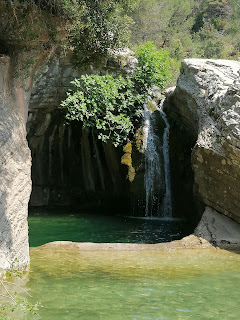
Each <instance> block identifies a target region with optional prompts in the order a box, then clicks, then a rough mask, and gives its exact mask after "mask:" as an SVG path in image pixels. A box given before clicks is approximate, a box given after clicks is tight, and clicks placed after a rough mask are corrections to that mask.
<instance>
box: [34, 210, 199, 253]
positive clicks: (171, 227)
mask: <svg viewBox="0 0 240 320" xmlns="http://www.w3.org/2000/svg"><path fill="white" fill-rule="evenodd" d="M28 223H29V240H30V247H37V246H40V245H42V244H45V243H48V242H52V241H59V240H65V241H75V242H95V243H106V242H110V243H116V242H122V243H158V242H168V241H172V240H177V239H181V238H182V237H184V236H186V235H189V234H190V233H191V232H192V231H193V226H192V225H191V224H188V223H186V221H184V220H179V219H169V220H164V219H157V218H155V219H148V218H131V217H122V216H104V215H94V214H76V213H74V214H71V215H69V213H68V212H64V211H62V212H61V214H60V213H59V211H57V212H53V211H49V210H48V211H40V212H39V213H38V212H35V213H34V214H32V215H30V216H29V218H28Z"/></svg>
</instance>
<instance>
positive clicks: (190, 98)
mask: <svg viewBox="0 0 240 320" xmlns="http://www.w3.org/2000/svg"><path fill="white" fill-rule="evenodd" d="M168 112H169V114H171V113H175V114H177V115H178V116H179V117H180V118H181V120H182V122H183V123H184V125H185V126H186V127H187V128H188V130H189V134H190V135H191V136H195V137H196V140H197V141H196V144H195V146H194V148H193V150H192V167H193V171H194V183H195V187H196V188H197V189H198V193H199V195H200V198H201V199H202V201H203V203H204V204H206V205H208V206H210V207H212V208H214V209H216V210H217V211H219V212H221V213H223V214H225V215H227V216H228V217H230V218H232V219H234V220H236V221H238V222H240V201H239V199H240V62H237V61H229V60H204V59H186V60H184V61H183V63H182V67H181V74H180V77H179V79H178V82H177V87H176V89H175V90H174V91H173V92H172V93H170V94H169V97H168Z"/></svg>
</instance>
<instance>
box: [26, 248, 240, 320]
mask: <svg viewBox="0 0 240 320" xmlns="http://www.w3.org/2000/svg"><path fill="white" fill-rule="evenodd" d="M31 270H32V273H31V274H30V276H29V282H28V283H27V284H26V286H27V287H28V288H30V290H31V294H32V295H33V297H34V298H33V300H32V302H36V301H41V304H42V305H43V307H42V308H41V309H40V311H39V314H40V316H39V317H38V319H46V320H47V319H51V320H62V319H71V320H79V319H81V320H96V319H100V320H128V319H129V320H130V319H131V320H137V319H154V320H157V319H169V320H176V319H184V320H187V319H192V320H203V319H204V320H206V319H214V320H224V319H225V320H239V319H240V306H239V293H240V289H239V288H240V255H239V254H235V253H231V252H227V251H222V250H213V249H212V250H208V249H206V250H178V251H173V252H162V251H135V252H124V251H123V252H121V251H120V252H116V251H108V252H104V251H102V252H89V251H85V252H83V251H82V252H81V251H78V250H75V251H71V250H68V251H66V250H65V251H64V250H56V249H54V250H53V249H47V248H31ZM29 319H32V317H30V318H29Z"/></svg>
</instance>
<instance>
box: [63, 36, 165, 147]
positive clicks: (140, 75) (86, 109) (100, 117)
mask: <svg viewBox="0 0 240 320" xmlns="http://www.w3.org/2000/svg"><path fill="white" fill-rule="evenodd" d="M137 56H138V59H139V65H138V67H137V69H136V71H135V72H134V74H133V76H132V77H129V76H126V77H125V78H124V77H122V76H119V77H117V78H113V77H112V76H110V75H106V76H98V75H83V76H81V78H80V79H75V80H74V81H73V82H72V83H73V84H74V86H75V90H74V91H70V92H68V93H67V99H66V100H65V101H63V102H62V104H61V105H62V106H63V107H64V108H66V109H67V114H66V118H67V120H68V121H74V120H77V121H81V122H82V123H83V127H84V128H94V129H96V130H97V132H98V138H99V139H100V140H102V141H103V142H107V141H108V140H111V141H112V143H113V144H114V146H118V145H121V144H123V143H124V142H125V141H127V140H128V139H131V135H133V134H134V132H135V129H136V127H137V126H138V124H139V123H140V119H141V118H142V115H143V107H142V106H143V103H144V102H146V100H147V98H148V95H149V94H150V89H151V88H152V87H153V86H154V85H157V86H159V87H160V88H164V87H165V86H166V84H167V81H168V80H169V78H170V71H169V70H170V58H169V55H168V53H167V52H166V51H158V50H157V49H156V47H155V46H154V45H153V44H152V43H151V42H148V43H146V44H145V45H142V46H140V47H139V48H138V50H137Z"/></svg>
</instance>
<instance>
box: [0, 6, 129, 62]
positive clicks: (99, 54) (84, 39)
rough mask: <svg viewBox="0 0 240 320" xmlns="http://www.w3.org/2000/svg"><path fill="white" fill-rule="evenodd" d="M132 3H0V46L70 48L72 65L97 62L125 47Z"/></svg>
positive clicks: (7, 47) (13, 47)
mask: <svg viewBox="0 0 240 320" xmlns="http://www.w3.org/2000/svg"><path fill="white" fill-rule="evenodd" d="M134 2H135V1H134V0H116V1H108V0H98V1H95V0H12V1H8V0H0V14H1V24H0V32H1V37H0V44H1V47H2V48H3V47H4V48H6V50H8V49H9V47H11V50H13V49H16V48H17V49H19V48H21V49H22V48H23V47H25V48H28V47H29V46H31V45H33V46H34V47H35V48H36V46H40V47H42V48H49V47H51V46H52V45H54V44H55V45H61V46H63V47H66V48H71V49H73V52H74V58H75V62H76V63H77V64H78V63H82V62H83V61H84V62H89V61H96V59H98V60H101V59H102V58H103V57H104V56H106V55H107V53H108V51H109V50H110V49H116V48H119V47H123V46H126V44H127V42H128V39H129V35H130V33H129V27H130V25H131V23H132V19H131V18H130V17H129V15H128V13H129V12H130V11H131V10H132V7H133V4H134Z"/></svg>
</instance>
